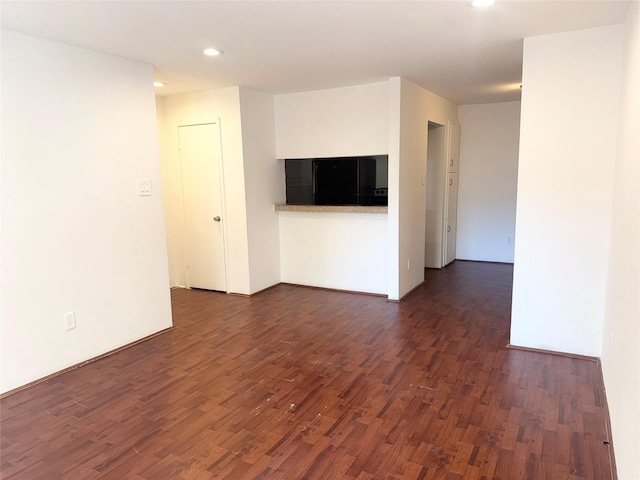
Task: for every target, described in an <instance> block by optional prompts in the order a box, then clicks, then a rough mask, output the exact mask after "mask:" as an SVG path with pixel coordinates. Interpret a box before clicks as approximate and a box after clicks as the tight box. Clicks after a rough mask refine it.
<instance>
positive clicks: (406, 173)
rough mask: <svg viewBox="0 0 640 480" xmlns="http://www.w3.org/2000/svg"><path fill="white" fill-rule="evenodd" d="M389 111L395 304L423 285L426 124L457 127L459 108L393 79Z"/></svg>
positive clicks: (392, 293) (391, 281) (392, 294)
mask: <svg viewBox="0 0 640 480" xmlns="http://www.w3.org/2000/svg"><path fill="white" fill-rule="evenodd" d="M389 112H390V117H389V130H388V131H389V257H388V262H389V288H388V289H389V293H388V294H389V298H390V299H394V300H397V299H399V298H401V297H402V296H403V295H405V294H406V293H408V292H410V291H411V290H412V289H413V288H415V287H416V286H417V285H419V284H420V283H421V282H422V281H423V280H424V255H425V217H426V185H425V184H424V183H426V169H427V132H428V123H429V121H432V122H434V123H438V124H440V125H446V124H447V121H449V120H450V121H453V122H456V123H457V121H458V106H457V105H456V104H454V103H452V102H450V101H449V100H447V99H445V98H442V97H440V96H438V95H435V94H434V93H431V92H429V91H428V90H425V89H423V88H422V87H419V86H418V85H416V84H414V83H412V82H410V81H408V80H406V79H404V78H400V77H393V78H392V79H391V80H390V103H389ZM423 180H424V181H423ZM409 260H410V261H411V269H408V268H407V264H408V261H409Z"/></svg>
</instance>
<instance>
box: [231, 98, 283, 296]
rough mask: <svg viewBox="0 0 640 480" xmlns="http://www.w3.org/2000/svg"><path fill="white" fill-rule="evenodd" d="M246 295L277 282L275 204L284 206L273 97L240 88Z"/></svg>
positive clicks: (278, 271) (276, 221)
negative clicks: (245, 221) (277, 156)
mask: <svg viewBox="0 0 640 480" xmlns="http://www.w3.org/2000/svg"><path fill="white" fill-rule="evenodd" d="M240 111H241V112H242V149H243V157H244V180H245V194H246V205H247V235H248V247H249V272H250V290H249V291H250V293H255V292H258V291H260V290H263V289H265V288H267V287H270V286H272V285H274V284H276V283H279V282H280V240H279V236H280V234H279V223H278V213H277V212H276V211H275V210H274V208H273V205H274V204H275V203H284V201H285V189H284V188H285V187H284V168H283V167H284V165H283V164H282V162H280V161H278V160H276V137H275V120H274V110H273V95H269V94H266V93H260V92H256V91H254V90H250V89H248V88H244V87H240Z"/></svg>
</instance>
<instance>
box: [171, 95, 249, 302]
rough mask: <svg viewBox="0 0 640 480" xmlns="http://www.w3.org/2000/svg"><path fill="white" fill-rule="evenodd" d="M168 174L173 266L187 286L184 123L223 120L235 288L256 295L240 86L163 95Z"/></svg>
mask: <svg viewBox="0 0 640 480" xmlns="http://www.w3.org/2000/svg"><path fill="white" fill-rule="evenodd" d="M163 106H164V108H163V117H164V129H163V132H164V133H163V148H164V151H163V152H162V153H163V155H162V176H163V179H164V182H165V185H166V187H167V195H166V202H167V207H168V208H167V216H168V217H170V218H169V220H168V221H167V225H168V227H169V228H170V230H169V231H168V239H169V257H170V261H171V264H172V265H173V267H172V269H171V272H172V273H173V274H174V275H175V276H174V277H172V278H171V284H172V286H184V285H186V280H185V263H184V255H183V251H184V249H183V237H182V235H183V232H184V210H183V206H182V183H181V174H180V152H179V150H178V146H179V139H178V126H181V125H195V124H201V123H218V122H219V123H220V130H221V141H222V163H223V171H224V192H225V218H224V221H226V228H227V234H228V237H227V239H228V242H227V245H226V249H227V260H228V262H229V268H228V272H229V277H228V278H227V285H228V289H229V291H230V292H234V293H243V294H249V293H251V286H250V281H249V253H248V249H249V247H248V234H247V207H246V202H245V183H244V165H243V151H242V127H241V115H240V89H239V87H230V88H224V89H219V90H209V91H206V92H197V93H188V94H183V95H170V96H167V97H164V99H163Z"/></svg>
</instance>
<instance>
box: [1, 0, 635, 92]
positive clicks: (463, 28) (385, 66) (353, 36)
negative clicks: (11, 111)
mask: <svg viewBox="0 0 640 480" xmlns="http://www.w3.org/2000/svg"><path fill="white" fill-rule="evenodd" d="M629 5H630V2H629V1H616V0H606V1H590V0H588V1H580V0H574V1H546V0H538V1H519V0H511V1H505V0H502V1H501V0H497V2H496V3H495V4H494V5H493V6H491V7H487V8H484V9H477V8H473V7H471V6H470V4H469V2H468V1H456V0H449V1H400V0H398V1H300V0H298V1H295V0H290V1H278V2H275V1H253V2H247V1H44V2H42V1H32V2H26V1H2V2H1V4H0V6H1V25H2V28H6V29H8V30H14V31H17V32H22V33H26V34H29V35H34V36H37V37H42V38H47V39H51V40H55V41H58V42H63V43H68V44H71V45H77V46H80V47H84V48H88V49H91V50H96V51H99V52H104V53H108V54H111V55H116V56H120V57H124V58H129V59H133V60H138V61H141V62H145V63H150V64H152V65H154V66H155V69H156V70H155V71H156V73H155V77H156V80H160V81H163V82H165V83H167V86H166V87H163V88H162V89H158V91H157V93H158V94H161V95H171V94H175V93H184V92H190V91H199V90H208V89H213V88H221V87H228V86H235V85H241V86H246V87H249V88H252V89H255V90H259V91H262V92H268V93H274V94H278V93H292V92H299V91H308V90H319V89H324V88H332V87H339V86H348V85H358V84H364V83H371V82H376V81H382V80H387V79H388V78H389V77H392V76H402V77H405V78H407V79H409V80H411V81H413V82H415V83H417V84H419V85H421V86H423V87H424V88H426V89H428V90H431V91H432V92H434V93H437V94H439V95H442V96H443V97H446V98H448V99H450V100H452V101H454V102H456V103H458V104H469V103H491V102H504V101H512V100H518V99H519V98H520V88H519V83H520V80H521V70H522V39H523V38H525V37H529V36H535V35H544V34H550V33H557V32H563V31H569V30H577V29H583V28H590V27H596V26H604V25H611V24H616V23H623V22H624V19H625V16H626V13H627V11H628V9H629ZM205 47H216V48H219V49H222V50H224V52H225V53H224V55H222V56H220V57H215V58H208V57H204V56H203V55H202V50H203V49H204V48H205Z"/></svg>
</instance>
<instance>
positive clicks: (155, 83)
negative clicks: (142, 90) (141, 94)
mask: <svg viewBox="0 0 640 480" xmlns="http://www.w3.org/2000/svg"><path fill="white" fill-rule="evenodd" d="M165 85H166V83H162V82H153V86H154V87H164V86H165Z"/></svg>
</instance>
